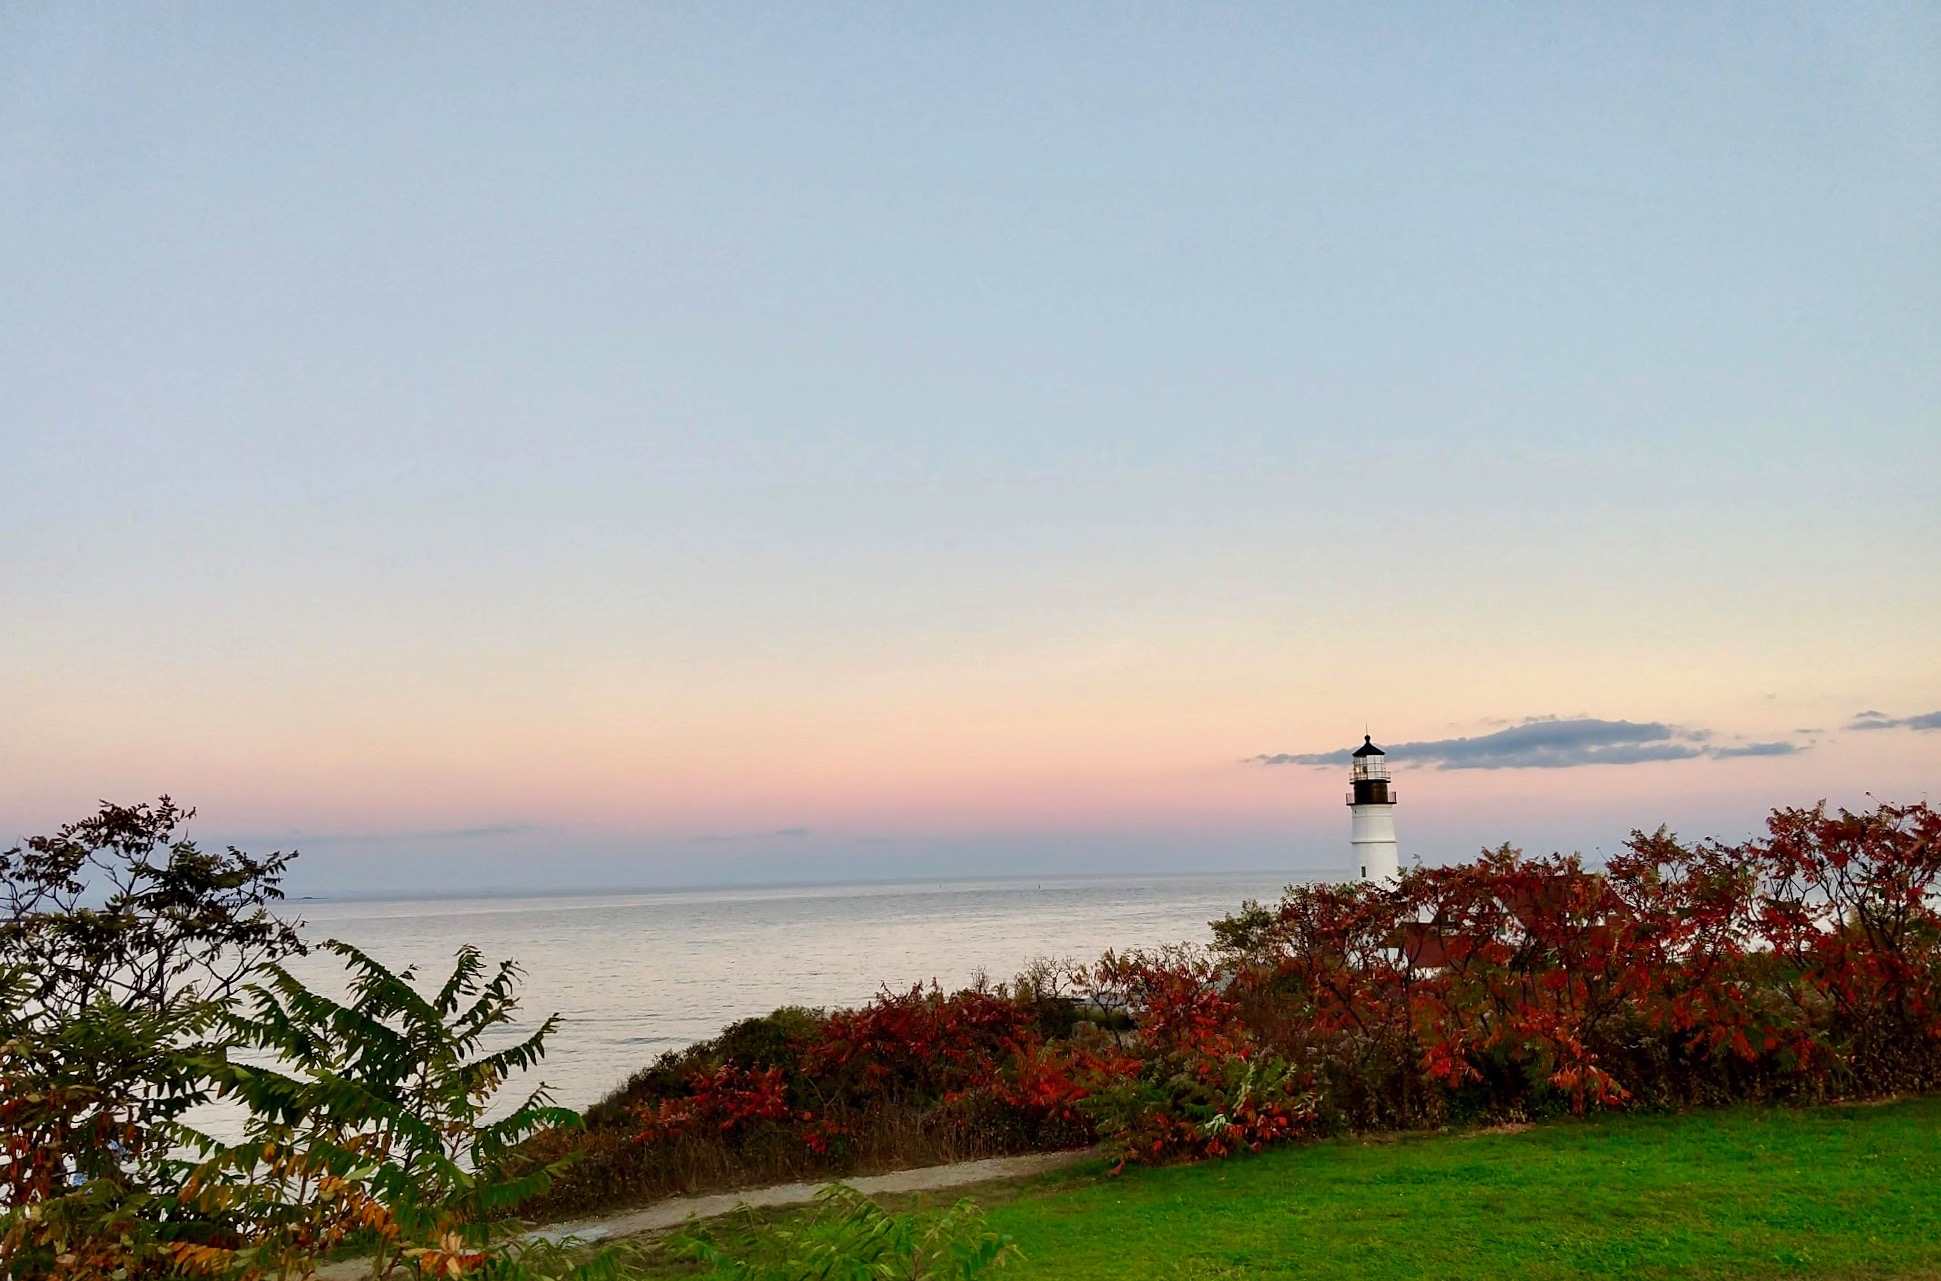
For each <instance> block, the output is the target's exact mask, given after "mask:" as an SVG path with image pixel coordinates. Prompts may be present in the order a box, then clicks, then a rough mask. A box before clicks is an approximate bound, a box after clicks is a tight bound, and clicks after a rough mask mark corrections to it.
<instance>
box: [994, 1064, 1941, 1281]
mask: <svg viewBox="0 0 1941 1281" xmlns="http://www.w3.org/2000/svg"><path fill="white" fill-rule="evenodd" d="M991 1223H992V1226H993V1227H995V1228H997V1229H998V1230H1000V1231H1004V1232H1008V1233H1010V1234H1012V1235H1013V1236H1014V1237H1016V1238H1017V1241H1018V1244H1019V1245H1020V1246H1021V1247H1022V1248H1023V1249H1024V1251H1025V1253H1026V1255H1027V1261H1026V1262H1025V1263H1023V1264H1021V1265H1019V1266H1016V1267H1013V1268H1010V1269H1007V1270H1006V1273H1005V1275H1007V1276H1012V1277H1019V1278H1023V1277H1057V1278H1060V1279H1061V1281H1084V1279H1086V1278H1104V1277H1111V1278H1118V1279H1128V1281H1129V1279H1132V1278H1141V1277H1154V1278H1177V1279H1180V1281H1185V1279H1188V1278H1202V1279H1211V1278H1223V1277H1271V1276H1302V1277H1344V1278H1349V1277H1351V1278H1354V1279H1355V1281H1374V1279H1375V1278H1381V1277H1398V1278H1400V1277H1408V1278H1418V1277H1423V1278H1426V1277H1499V1276H1502V1277H1510V1276H1513V1277H1572V1276H1586V1275H1590V1276H1597V1275H1608V1276H1617V1275H1622V1276H1645V1277H1650V1276H1774V1275H1794V1276H1798V1275H1839V1276H1901V1275H1907V1274H1915V1275H1928V1274H1934V1275H1941V1100H1933V1099H1929V1100H1916V1101H1911V1102H1904V1103H1897V1104H1892V1105H1888V1106H1884V1107H1872V1108H1824V1109H1816V1110H1812V1111H1804V1112H1795V1111H1765V1110H1752V1109H1732V1110H1728V1111H1722V1112H1702V1113H1693V1114H1689V1115H1685V1116H1676V1117H1652V1116H1634V1117H1616V1118H1610V1119H1604V1120H1596V1121H1589V1122H1582V1123H1576V1122H1564V1123H1553V1124H1546V1125H1542V1126H1539V1127H1536V1128H1535V1129H1531V1130H1527V1131H1523V1132H1520V1133H1502V1132H1498V1133H1485V1134H1475V1135H1467V1136H1449V1137H1421V1138H1414V1137H1411V1138H1406V1139H1402V1140H1400V1141H1397V1142H1387V1143H1359V1142H1338V1143H1324V1144H1317V1145H1312V1146H1307V1147H1299V1148H1289V1149H1283V1150H1280V1151H1275V1152H1270V1153H1266V1154H1263V1155H1261V1156H1257V1157H1251V1158H1246V1159H1240V1160H1232V1161H1225V1162H1213V1163H1209V1164H1205V1165H1199V1166H1190V1167H1181V1168H1174V1169H1166V1170H1138V1171H1132V1172H1129V1173H1128V1174H1126V1175H1124V1176H1122V1177H1120V1178H1117V1179H1106V1178H1100V1177H1097V1176H1096V1174H1094V1175H1093V1176H1090V1177H1086V1176H1079V1177H1076V1178H1074V1177H1069V1176H1068V1177H1065V1178H1058V1177H1057V1176H1053V1177H1052V1178H1050V1179H1048V1180H1047V1181H1046V1182H1045V1183H1043V1184H1042V1185H1039V1186H1036V1187H1034V1188H1031V1189H1028V1190H1026V1191H1025V1192H1024V1193H1023V1195H1021V1196H1019V1197H1018V1198H1017V1199H1015V1200H1011V1201H1008V1202H1007V1203H1005V1204H1000V1205H995V1206H994V1207H993V1208H992V1210H991Z"/></svg>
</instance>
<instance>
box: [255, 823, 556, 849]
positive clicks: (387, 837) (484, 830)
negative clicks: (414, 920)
mask: <svg viewBox="0 0 1941 1281" xmlns="http://www.w3.org/2000/svg"><path fill="white" fill-rule="evenodd" d="M537 830H539V829H538V828H536V827H534V826H533V825H532V824H531V823H487V824H484V825H483V826H480V827H434V828H419V829H417V830H415V831H403V832H304V831H300V830H291V831H286V832H278V833H276V834H274V835H272V836H269V837H266V838H256V839H257V840H259V841H260V840H265V839H266V840H271V841H286V840H287V841H295V842H300V843H301V844H304V845H308V846H312V847H315V846H327V845H391V844H396V843H398V842H402V841H480V840H490V839H491V838H492V837H495V836H518V835H520V834H521V833H523V832H533V831H537ZM243 839H245V840H247V839H250V838H243Z"/></svg>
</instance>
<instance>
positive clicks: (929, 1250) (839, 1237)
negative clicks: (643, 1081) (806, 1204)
mask: <svg viewBox="0 0 1941 1281" xmlns="http://www.w3.org/2000/svg"><path fill="white" fill-rule="evenodd" d="M668 1245H669V1248H670V1249H671V1250H672V1251H673V1252H674V1253H676V1254H677V1255H682V1256H685V1257H687V1258H691V1259H698V1260H700V1261H701V1262H703V1263H707V1264H710V1265H712V1268H713V1271H712V1273H711V1275H713V1276H716V1277H721V1278H724V1279H727V1278H733V1279H734V1281H946V1278H948V1279H949V1281H975V1278H978V1277H982V1276H986V1275H988V1274H990V1273H991V1272H993V1271H995V1270H996V1269H998V1268H1001V1267H1003V1266H1004V1264H1006V1263H1007V1262H1009V1261H1010V1260H1011V1259H1013V1258H1016V1257H1017V1256H1018V1248H1017V1246H1015V1245H1014V1244H1012V1242H1011V1238H1009V1237H1007V1236H1001V1235H999V1234H998V1233H995V1232H992V1231H991V1230H990V1229H989V1228H987V1227H985V1225H984V1215H983V1212H982V1211H980V1210H979V1209H978V1208H977V1204H976V1203H975V1202H973V1201H970V1200H968V1199H967V1200H963V1201H959V1202H958V1203H957V1204H956V1205H954V1206H952V1207H951V1208H950V1209H949V1210H946V1211H944V1212H942V1213H940V1214H892V1213H890V1212H889V1211H888V1210H885V1209H884V1208H883V1207H882V1206H880V1205H878V1204H877V1203H876V1202H874V1201H872V1200H870V1199H869V1198H868V1197H866V1196H864V1195H863V1194H862V1193H860V1192H858V1191H856V1190H855V1189H854V1188H849V1187H845V1186H843V1185H842V1184H831V1185H830V1186H829V1187H826V1188H824V1189H823V1190H822V1191H821V1192H819V1193H818V1194H817V1195H816V1205H815V1208H814V1210H812V1211H811V1212H809V1213H808V1214H806V1215H803V1216H801V1217H799V1218H798V1219H794V1220H785V1221H783V1222H781V1223H774V1224H763V1223H760V1222H759V1221H754V1222H752V1223H751V1224H750V1226H749V1227H748V1228H747V1229H745V1230H744V1231H743V1232H742V1233H741V1234H739V1237H738V1239H737V1238H735V1237H727V1236H723V1235H722V1234H721V1233H720V1231H719V1230H718V1229H710V1228H707V1227H703V1226H700V1225H693V1226H690V1227H687V1228H684V1229H682V1230H681V1231H680V1232H679V1233H677V1234H676V1235H675V1236H674V1237H672V1238H671V1239H670V1240H669V1243H668Z"/></svg>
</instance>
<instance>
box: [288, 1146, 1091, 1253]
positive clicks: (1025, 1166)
mask: <svg viewBox="0 0 1941 1281" xmlns="http://www.w3.org/2000/svg"><path fill="white" fill-rule="evenodd" d="M1095 1155H1097V1149H1095V1148H1083V1149H1080V1150H1079V1151H1076V1152H1034V1153H1032V1154H1031V1155H1029V1156H1000V1157H991V1158H989V1159H987V1160H983V1161H959V1162H958V1163H957V1164H955V1165H927V1166H923V1167H922V1168H920V1169H915V1170H893V1171H891V1172H890V1173H888V1174H870V1175H864V1176H863V1177H861V1178H854V1179H843V1180H842V1182H844V1183H847V1184H848V1185H849V1186H850V1187H852V1188H855V1189H856V1190H857V1191H858V1192H861V1193H863V1194H865V1195H867V1196H875V1195H877V1194H878V1193H881V1192H935V1191H939V1190H941V1189H944V1188H966V1187H970V1186H971V1185H972V1184H976V1183H999V1182H1008V1181H1009V1180H1012V1179H1028V1178H1030V1177H1031V1176H1032V1175H1034V1174H1043V1173H1044V1172H1045V1171H1047V1170H1056V1169H1059V1168H1061V1167H1063V1166H1067V1165H1074V1164H1076V1163H1077V1162H1080V1161H1083V1160H1085V1159H1086V1158H1088V1157H1091V1156H1095ZM827 1186H829V1181H828V1180H824V1181H823V1182H821V1183H778V1184H776V1185H775V1186H774V1187H768V1188H746V1189H744V1190H742V1191H740V1192H721V1193H717V1194H715V1195H713V1196H681V1197H670V1198H669V1199H667V1200H665V1201H656V1202H655V1203H654V1204H652V1205H650V1206H647V1207H646V1208H645V1209H641V1210H633V1211H630V1212H628V1213H626V1214H616V1215H612V1216H609V1217H607V1218H600V1219H579V1220H575V1221H574V1222H571V1223H556V1224H553V1225H551V1226H550V1227H546V1228H542V1229H540V1230H539V1231H537V1232H533V1233H531V1234H530V1235H532V1236H535V1237H545V1238H547V1239H548V1240H553V1241H558V1240H560V1239H561V1238H564V1237H577V1238H579V1239H580V1240H582V1241H601V1240H609V1239H614V1238H619V1237H632V1236H640V1235H641V1234H643V1233H648V1232H665V1231H667V1230H668V1229H669V1228H677V1227H679V1226H680V1225H681V1224H683V1223H685V1222H686V1221H687V1220H688V1219H690V1218H695V1219H712V1218H714V1217H716V1216H718V1215H723V1214H726V1213H728V1212H729V1211H730V1210H733V1209H735V1208H736V1207H737V1206H743V1205H749V1206H759V1207H768V1206H788V1205H806V1204H807V1203H808V1202H810V1201H813V1200H814V1199H815V1194H816V1193H818V1192H820V1191H821V1190H822V1189H823V1188H825V1187H827ZM369 1269H370V1265H369V1264H368V1263H367V1262H365V1261H363V1260H359V1259H346V1260H343V1261H341V1262H338V1263H332V1264H329V1265H327V1266H325V1267H322V1268H319V1269H318V1270H317V1276H318V1277H319V1278H324V1279H326V1281H335V1279H337V1278H351V1277H361V1276H367V1275H368V1274H369Z"/></svg>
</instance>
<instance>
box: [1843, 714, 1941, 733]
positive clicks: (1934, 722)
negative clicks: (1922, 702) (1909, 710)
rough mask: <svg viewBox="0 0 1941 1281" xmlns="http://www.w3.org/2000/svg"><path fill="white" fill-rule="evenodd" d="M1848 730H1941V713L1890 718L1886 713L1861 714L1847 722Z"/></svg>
mask: <svg viewBox="0 0 1941 1281" xmlns="http://www.w3.org/2000/svg"><path fill="white" fill-rule="evenodd" d="M1847 728H1848V729H1920V730H1928V729H1941V712H1922V713H1920V714H1919V715H1916V716H1889V715H1887V714H1886V713H1885V712H1861V713H1859V714H1858V715H1856V716H1855V717H1854V718H1853V719H1852V720H1851V721H1849V722H1847Z"/></svg>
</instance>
